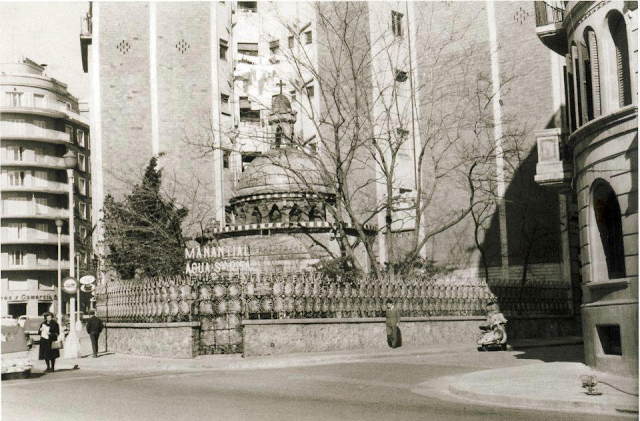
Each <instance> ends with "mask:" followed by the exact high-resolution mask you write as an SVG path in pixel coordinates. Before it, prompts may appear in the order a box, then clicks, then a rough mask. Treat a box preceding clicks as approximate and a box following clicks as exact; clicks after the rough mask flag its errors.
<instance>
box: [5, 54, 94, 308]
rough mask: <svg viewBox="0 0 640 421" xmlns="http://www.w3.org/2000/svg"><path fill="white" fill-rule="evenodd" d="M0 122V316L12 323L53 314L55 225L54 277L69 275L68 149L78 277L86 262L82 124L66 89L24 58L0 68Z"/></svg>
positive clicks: (87, 180) (86, 161)
mask: <svg viewBox="0 0 640 421" xmlns="http://www.w3.org/2000/svg"><path fill="white" fill-rule="evenodd" d="M85 111H86V110H85ZM0 120H1V121H0V139H1V141H2V148H1V151H0V164H1V167H2V178H1V180H0V187H1V191H2V200H1V203H2V208H1V214H0V216H1V218H2V258H1V261H0V264H1V267H2V281H1V287H2V290H1V293H2V300H1V302H2V307H1V308H0V311H1V314H2V316H6V315H11V316H13V317H14V318H17V317H18V316H21V315H28V316H36V315H40V314H42V313H43V312H45V311H48V310H55V311H57V309H56V307H55V304H54V303H56V302H57V301H56V297H57V284H58V235H57V228H56V220H60V221H62V222H63V225H62V231H61V234H62V235H61V237H60V240H61V250H62V265H61V267H62V277H63V278H64V277H66V276H68V273H69V225H68V222H69V211H68V206H69V205H68V197H69V196H68V195H69V184H68V178H67V170H66V167H65V163H64V159H63V158H62V157H63V155H64V154H65V153H66V152H67V151H68V150H72V151H73V152H74V153H75V154H76V156H77V157H78V165H77V167H76V169H75V173H74V194H75V196H74V197H75V199H74V205H75V219H74V221H75V233H76V241H75V251H76V255H77V256H78V259H79V264H80V268H81V270H83V268H85V267H86V266H87V265H88V263H89V261H90V258H91V252H90V244H91V241H90V236H91V226H92V225H91V209H90V207H91V191H90V186H91V175H90V153H89V149H90V148H89V120H88V118H86V117H85V116H83V115H81V114H80V112H79V109H78V100H77V99H76V98H75V97H73V96H72V95H71V94H69V92H68V91H67V85H65V84H64V83H62V82H60V81H57V80H55V79H53V78H51V77H48V76H46V74H45V68H44V65H38V64H36V63H35V62H33V61H31V60H29V59H25V58H23V59H21V60H20V61H19V62H17V63H2V64H0ZM83 295H85V296H86V295H87V294H83ZM68 298H69V297H66V296H63V301H68ZM82 301H83V303H84V302H88V299H87V298H86V297H82ZM83 308H84V306H83V305H81V307H80V309H81V310H82V309H83Z"/></svg>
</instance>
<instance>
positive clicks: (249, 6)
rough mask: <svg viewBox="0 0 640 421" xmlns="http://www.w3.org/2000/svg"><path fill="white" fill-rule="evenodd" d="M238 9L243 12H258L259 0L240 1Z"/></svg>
mask: <svg viewBox="0 0 640 421" xmlns="http://www.w3.org/2000/svg"><path fill="white" fill-rule="evenodd" d="M238 10H240V11H242V12H257V11H258V2H257V1H239V2H238Z"/></svg>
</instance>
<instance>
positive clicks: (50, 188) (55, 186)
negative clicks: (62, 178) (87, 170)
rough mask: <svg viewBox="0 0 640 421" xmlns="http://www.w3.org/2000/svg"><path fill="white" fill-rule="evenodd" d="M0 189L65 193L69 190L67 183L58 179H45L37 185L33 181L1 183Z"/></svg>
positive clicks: (5, 190)
mask: <svg viewBox="0 0 640 421" xmlns="http://www.w3.org/2000/svg"><path fill="white" fill-rule="evenodd" d="M1 189H2V191H3V192H26V191H28V192H44V193H61V194H66V193H67V192H68V191H69V185H68V184H67V183H60V182H58V181H48V180H45V181H44V182H43V184H42V185H38V184H36V183H35V182H33V183H30V184H27V183H25V184H23V185H17V186H16V185H14V186H11V185H8V184H6V183H4V182H3V183H2V185H1Z"/></svg>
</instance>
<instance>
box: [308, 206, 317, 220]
mask: <svg viewBox="0 0 640 421" xmlns="http://www.w3.org/2000/svg"><path fill="white" fill-rule="evenodd" d="M316 212H317V211H316V207H315V206H311V209H309V221H311V222H313V221H315V219H316V217H317V216H316Z"/></svg>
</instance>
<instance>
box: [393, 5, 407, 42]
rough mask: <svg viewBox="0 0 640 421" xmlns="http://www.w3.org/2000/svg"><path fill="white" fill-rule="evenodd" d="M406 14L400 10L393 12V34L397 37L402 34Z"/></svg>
mask: <svg viewBox="0 0 640 421" xmlns="http://www.w3.org/2000/svg"><path fill="white" fill-rule="evenodd" d="M403 17H404V15H403V14H402V13H398V12H393V11H392V12H391V28H392V29H393V35H395V36H397V37H401V36H402V18H403Z"/></svg>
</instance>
